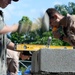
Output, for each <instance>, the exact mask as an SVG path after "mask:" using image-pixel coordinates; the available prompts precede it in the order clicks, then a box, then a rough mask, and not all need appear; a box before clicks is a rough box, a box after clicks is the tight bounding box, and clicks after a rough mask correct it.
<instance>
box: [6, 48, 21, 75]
mask: <svg viewBox="0 0 75 75" xmlns="http://www.w3.org/2000/svg"><path fill="white" fill-rule="evenodd" d="M19 55H20V52H17V51H13V50H10V49H7V55H6V57H7V75H18V69H19Z"/></svg>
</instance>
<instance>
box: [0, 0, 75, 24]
mask: <svg viewBox="0 0 75 75" xmlns="http://www.w3.org/2000/svg"><path fill="white" fill-rule="evenodd" d="M68 2H75V1H74V0H19V1H18V2H13V1H12V3H11V4H9V5H8V6H7V7H6V8H5V9H1V8H0V9H1V10H3V12H4V20H5V23H6V25H13V24H14V23H18V21H19V20H21V18H22V17H23V16H27V17H29V19H30V20H31V21H34V20H35V19H37V18H39V17H40V16H42V15H43V14H44V12H45V10H46V9H48V8H54V5H56V4H60V5H62V4H65V5H68Z"/></svg>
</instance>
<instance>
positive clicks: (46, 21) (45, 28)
mask: <svg viewBox="0 0 75 75" xmlns="http://www.w3.org/2000/svg"><path fill="white" fill-rule="evenodd" d="M42 23H43V24H42V30H43V31H49V23H50V20H49V16H48V14H47V12H45V14H44V16H43V19H42Z"/></svg>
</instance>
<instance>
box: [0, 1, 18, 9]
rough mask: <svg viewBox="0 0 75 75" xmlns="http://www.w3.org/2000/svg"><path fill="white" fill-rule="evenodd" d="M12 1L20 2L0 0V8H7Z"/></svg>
mask: <svg viewBox="0 0 75 75" xmlns="http://www.w3.org/2000/svg"><path fill="white" fill-rule="evenodd" d="M11 1H14V2H17V1H19V0H0V7H1V8H5V7H7V6H8V5H9V4H11Z"/></svg>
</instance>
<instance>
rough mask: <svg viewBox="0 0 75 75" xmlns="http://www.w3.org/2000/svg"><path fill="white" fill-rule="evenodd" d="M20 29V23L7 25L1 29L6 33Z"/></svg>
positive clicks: (1, 32)
mask: <svg viewBox="0 0 75 75" xmlns="http://www.w3.org/2000/svg"><path fill="white" fill-rule="evenodd" d="M17 29H18V24H14V25H12V26H7V25H5V26H4V27H3V29H2V30H0V34H5V33H8V32H15V31H17Z"/></svg>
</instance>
